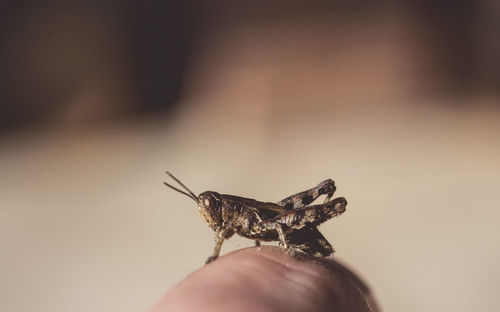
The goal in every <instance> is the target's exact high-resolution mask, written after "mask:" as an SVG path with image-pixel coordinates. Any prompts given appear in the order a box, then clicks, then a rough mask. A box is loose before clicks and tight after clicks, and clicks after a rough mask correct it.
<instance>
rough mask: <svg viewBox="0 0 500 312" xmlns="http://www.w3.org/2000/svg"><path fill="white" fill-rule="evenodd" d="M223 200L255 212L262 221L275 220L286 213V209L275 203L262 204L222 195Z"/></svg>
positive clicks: (256, 201) (247, 199) (253, 200)
mask: <svg viewBox="0 0 500 312" xmlns="http://www.w3.org/2000/svg"><path fill="white" fill-rule="evenodd" d="M222 200H223V201H225V202H226V203H228V204H230V205H234V206H238V205H240V206H243V207H245V208H247V209H249V210H252V211H254V212H255V213H256V214H257V215H258V216H259V217H260V218H261V219H262V220H267V219H270V218H274V217H276V216H278V215H280V214H282V213H285V212H286V209H285V208H284V207H281V206H279V205H277V204H275V203H267V202H261V201H258V200H255V199H251V198H245V197H239V196H234V195H226V194H223V195H222Z"/></svg>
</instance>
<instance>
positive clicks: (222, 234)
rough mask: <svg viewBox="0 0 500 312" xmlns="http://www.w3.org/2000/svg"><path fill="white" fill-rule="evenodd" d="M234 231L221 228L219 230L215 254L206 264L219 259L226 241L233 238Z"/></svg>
mask: <svg viewBox="0 0 500 312" xmlns="http://www.w3.org/2000/svg"><path fill="white" fill-rule="evenodd" d="M233 234H234V230H232V229H229V228H221V229H219V230H217V232H216V233H215V247H214V252H213V253H212V255H211V256H210V257H208V259H207V261H206V262H205V264H209V263H210V262H212V261H214V260H215V259H217V258H218V257H219V254H220V250H221V248H222V243H223V242H224V240H225V239H228V238H230V237H231V236H233Z"/></svg>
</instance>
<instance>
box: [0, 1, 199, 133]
mask: <svg viewBox="0 0 500 312" xmlns="http://www.w3.org/2000/svg"><path fill="white" fill-rule="evenodd" d="M189 3H190V2H189V1H187V2H186V1H175V2H172V1H166V2H164V1H146V2H143V1H105V2H101V1H72V2H65V1H42V2H40V1H26V0H24V1H4V2H2V4H1V8H0V23H1V28H0V31H1V33H0V44H1V47H2V48H1V50H0V67H1V68H2V75H1V77H0V129H6V128H10V127H13V126H18V125H29V124H30V123H33V122H42V121H51V120H60V119H63V120H69V121H75V120H76V121H79V120H94V119H99V118H107V117H113V116H116V115H123V114H124V113H137V112H148V111H152V110H156V109H159V108H160V109H168V108H170V107H172V105H174V102H175V100H176V99H177V98H178V97H179V94H180V85H181V81H182V73H183V70H184V67H185V62H186V60H187V57H188V55H189V45H190V42H191V41H192V31H193V30H194V25H195V24H196V21H195V19H194V18H193V17H191V16H189V15H190V14H191V13H192V12H196V11H195V10H193V9H188V7H189V5H190V4H189Z"/></svg>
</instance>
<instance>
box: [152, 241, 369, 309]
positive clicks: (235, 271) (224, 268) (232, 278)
mask: <svg viewBox="0 0 500 312" xmlns="http://www.w3.org/2000/svg"><path fill="white" fill-rule="evenodd" d="M370 296H371V295H370V292H369V289H368V287H366V285H365V284H364V283H363V282H361V280H360V279H359V278H358V277H357V276H356V275H355V274H354V273H352V271H350V270H349V269H347V268H346V267H345V266H343V265H342V264H340V263H338V262H336V261H335V260H332V259H328V260H319V259H317V258H314V257H310V256H307V255H305V254H299V255H298V256H297V257H291V256H290V255H288V253H287V252H286V251H285V250H284V249H282V248H277V247H269V246H262V247H252V248H246V249H241V250H238V251H235V252H232V253H229V254H227V255H224V256H222V257H220V258H219V259H217V260H216V261H213V262H211V263H210V264H207V265H205V266H203V267H201V268H200V269H198V270H197V271H195V272H193V273H192V274H190V275H189V276H188V277H187V278H186V279H184V280H183V281H181V282H180V283H179V284H177V285H176V286H174V287H173V288H172V289H171V290H170V291H169V292H168V293H167V295H166V296H165V297H164V298H163V299H162V300H161V301H160V303H159V304H158V305H157V306H156V307H155V308H154V309H153V311H156V312H159V311H199V310H203V311H331V310H332V309H333V308H335V310H336V311H377V310H376V307H375V305H374V302H373V303H370V299H369V297H370Z"/></svg>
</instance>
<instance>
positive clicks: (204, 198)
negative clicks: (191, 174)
mask: <svg viewBox="0 0 500 312" xmlns="http://www.w3.org/2000/svg"><path fill="white" fill-rule="evenodd" d="M200 202H201V204H202V206H203V207H205V208H215V207H217V198H216V197H215V195H214V194H210V193H204V194H201V195H200Z"/></svg>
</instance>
